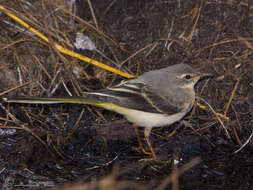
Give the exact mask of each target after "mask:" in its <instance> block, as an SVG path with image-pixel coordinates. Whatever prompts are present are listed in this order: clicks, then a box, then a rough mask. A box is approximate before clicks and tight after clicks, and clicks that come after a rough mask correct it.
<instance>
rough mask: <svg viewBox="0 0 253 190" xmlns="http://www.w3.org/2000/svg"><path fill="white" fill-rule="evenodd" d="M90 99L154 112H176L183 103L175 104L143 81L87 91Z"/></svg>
mask: <svg viewBox="0 0 253 190" xmlns="http://www.w3.org/2000/svg"><path fill="white" fill-rule="evenodd" d="M85 97H86V98H87V99H90V100H93V101H94V100H97V101H101V102H108V103H112V104H115V105H118V106H122V107H127V108H130V109H137V110H140V111H146V112H152V113H164V114H175V113H178V112H180V111H182V108H183V105H176V104H173V102H172V101H170V100H169V99H168V98H164V97H162V96H160V95H158V94H157V93H155V92H153V91H152V89H150V88H149V87H147V86H145V84H143V83H138V82H136V83H133V82H130V83H129V82H127V81H126V82H123V83H120V84H119V85H116V86H114V87H111V88H106V89H103V90H98V91H95V92H88V93H85Z"/></svg>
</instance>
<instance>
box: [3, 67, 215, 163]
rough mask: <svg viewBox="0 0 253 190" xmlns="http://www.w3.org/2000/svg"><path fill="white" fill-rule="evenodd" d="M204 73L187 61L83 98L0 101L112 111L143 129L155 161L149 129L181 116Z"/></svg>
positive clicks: (11, 99)
mask: <svg viewBox="0 0 253 190" xmlns="http://www.w3.org/2000/svg"><path fill="white" fill-rule="evenodd" d="M207 76H211V74H207V73H200V72H197V71H195V70H194V69H193V68H192V67H190V66H189V65H187V64H176V65H173V66H169V67H166V68H163V69H159V70H154V71H149V72H146V73H144V74H143V75H140V76H139V77H138V78H135V79H131V80H127V81H123V82H121V83H120V84H118V85H116V86H113V87H108V88H105V89H102V90H97V91H94V92H85V93H84V96H83V97H49V98H38V97H28V98H27V97H23V98H22V97H14V98H3V100H4V101H6V102H14V103H28V104H59V103H73V104H89V105H93V106H98V107H102V108H105V109H107V110H111V111H115V112H117V113H119V114H122V115H123V116H125V118H126V119H127V120H128V121H130V122H132V123H134V124H136V125H137V126H141V127H144V128H145V129H144V136H145V138H146V141H147V144H148V146H149V148H150V151H151V154H152V159H154V160H156V154H155V151H154V150H153V148H152V145H151V142H150V140H149V135H150V132H151V130H152V128H153V127H161V126H166V125H171V124H172V123H175V122H176V121H179V120H180V119H182V118H183V117H184V116H185V115H186V114H187V113H188V112H189V111H190V110H191V109H192V106H193V104H194V101H195V91H194V85H195V84H196V83H197V82H198V81H199V79H201V78H203V77H207Z"/></svg>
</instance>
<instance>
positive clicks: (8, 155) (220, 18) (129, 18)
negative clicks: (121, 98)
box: [0, 0, 253, 190]
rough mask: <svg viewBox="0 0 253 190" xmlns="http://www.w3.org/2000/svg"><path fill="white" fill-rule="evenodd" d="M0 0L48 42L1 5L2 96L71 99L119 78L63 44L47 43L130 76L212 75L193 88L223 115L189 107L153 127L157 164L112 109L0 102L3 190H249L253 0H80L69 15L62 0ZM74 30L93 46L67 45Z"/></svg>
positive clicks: (252, 152)
mask: <svg viewBox="0 0 253 190" xmlns="http://www.w3.org/2000/svg"><path fill="white" fill-rule="evenodd" d="M0 5H1V6H4V7H5V8H7V9H9V10H11V11H12V12H13V14H14V15H16V16H17V17H19V18H21V19H22V20H24V21H25V22H26V23H28V24H29V25H31V26H32V27H34V28H36V29H37V30H38V31H40V32H41V33H43V34H44V35H45V36H47V37H48V38H49V39H50V43H46V42H44V41H43V40H41V39H40V38H39V37H37V36H36V35H34V34H33V33H32V32H30V30H29V29H25V28H23V27H22V26H21V25H19V24H18V23H16V22H15V21H14V20H12V19H11V18H10V17H9V16H8V15H6V14H5V13H4V12H0V67H1V73H0V83H1V85H0V92H1V96H2V97H3V96H69V93H68V91H69V92H71V94H72V95H74V96H80V95H81V93H82V92H83V91H90V90H96V89H101V88H104V87H107V86H110V85H112V84H116V83H117V82H119V81H120V80H122V79H124V78H123V77H120V76H118V75H116V74H112V73H110V72H107V71H104V70H103V69H100V68H97V67H95V66H93V65H91V64H89V63H86V62H82V61H79V60H77V59H75V58H73V57H71V56H67V55H64V54H62V53H60V52H59V51H58V50H57V49H56V48H55V47H54V46H53V43H54V42H56V43H58V44H61V45H62V46H63V47H65V48H67V49H70V50H73V51H76V52H78V53H80V54H82V55H86V56H88V57H90V58H92V59H95V60H98V61H100V62H102V63H105V64H107V65H110V66H112V67H115V68H118V69H120V70H122V71H124V72H127V73H131V74H133V75H140V74H141V73H143V72H145V71H149V70H153V69H158V68H163V67H166V66H169V65H173V64H176V63H183V62H184V63H187V64H189V65H191V66H192V67H194V68H196V69H197V70H200V71H203V72H210V73H212V74H214V77H213V78H212V79H209V80H204V81H201V82H200V83H199V84H198V85H197V86H196V92H197V95H198V97H201V98H203V99H204V100H205V101H206V102H208V103H209V104H210V105H211V107H212V108H213V110H214V111H215V112H217V113H220V114H222V115H218V116H217V115H215V114H214V112H213V111H212V110H211V109H210V108H208V106H206V108H205V109H203V108H201V107H199V106H197V105H195V106H194V108H193V109H192V111H191V112H190V113H189V114H188V115H187V116H186V117H185V118H184V122H178V123H175V124H173V125H171V126H169V127H164V128H156V129H154V130H153V131H152V135H151V141H152V144H153V146H154V147H155V150H156V152H157V154H158V157H159V160H162V161H163V162H143V161H142V160H143V159H144V158H148V156H147V155H145V154H143V153H142V152H138V151H135V150H134V149H132V147H133V146H137V141H136V136H135V133H134V130H133V128H132V127H131V125H130V124H129V123H128V122H127V121H126V120H125V119H124V118H123V117H121V116H119V115H117V114H116V113H113V112H110V111H106V110H103V109H100V108H96V107H91V106H83V105H71V104H69V105H65V104H63V105H22V104H7V103H3V102H2V104H1V109H0V187H1V189H47V188H52V187H53V188H54V189H60V188H61V189H64V188H65V189H74V188H76V189H78V188H80V189H159V190H162V189H179V188H180V189H252V185H253V180H252V179H253V140H252V139H250V136H251V134H252V132H253V120H252V117H253V96H252V95H253V77H252V73H253V1H250V0H248V1H247V0H230V1H225V0H217V1H214V0H211V1H195V0H194V1H180V0H178V1H176V0H175V1H174V0H171V1H166V0H156V1H152V0H146V1H138V0H121V1H117V0H105V1H100V0H93V1H81V0H80V1H78V2H77V5H76V9H72V12H74V11H76V12H75V13H73V14H71V11H70V8H69V7H68V5H67V4H66V2H65V1H64V0H58V1H50V0H44V1H41V0H25V1H19V0H13V1H9V0H1V1H0ZM74 14H76V15H77V16H78V17H74ZM77 32H82V33H83V34H85V35H86V36H88V37H89V38H90V39H91V40H92V41H93V43H94V44H95V46H96V49H97V50H98V51H95V50H93V51H89V50H82V51H81V50H76V49H75V48H74V45H73V44H74V42H75V37H76V34H77ZM98 52H100V53H98ZM22 84H26V85H23V86H22ZM200 103H202V104H204V105H206V104H205V103H203V101H201V102H200ZM218 118H219V119H218ZM224 128H226V130H227V132H228V134H229V135H228V134H226V132H225V130H224ZM140 134H141V138H142V140H143V142H145V141H144V137H143V135H142V134H143V129H140ZM229 136H230V138H229ZM247 140H248V143H247ZM244 143H246V144H245V146H244V147H243V148H242V149H241V150H240V151H237V150H238V149H239V148H240V147H241V146H242V145H243V144H244ZM235 151H237V152H235ZM171 160H173V161H171ZM175 160H179V163H178V164H173V163H174V162H175Z"/></svg>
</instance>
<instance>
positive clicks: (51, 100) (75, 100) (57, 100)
mask: <svg viewBox="0 0 253 190" xmlns="http://www.w3.org/2000/svg"><path fill="white" fill-rule="evenodd" d="M2 99H3V101H5V102H9V103H23V104H62V103H71V104H90V105H95V106H96V105H97V106H99V105H98V104H99V103H101V102H100V101H96V100H90V99H86V98H85V97H48V98H47V97H45V98H39V97H14V98H2Z"/></svg>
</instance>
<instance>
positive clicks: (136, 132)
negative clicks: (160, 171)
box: [132, 124, 151, 155]
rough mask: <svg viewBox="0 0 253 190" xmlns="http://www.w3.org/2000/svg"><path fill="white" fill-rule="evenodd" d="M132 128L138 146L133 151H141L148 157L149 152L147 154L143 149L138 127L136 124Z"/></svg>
mask: <svg viewBox="0 0 253 190" xmlns="http://www.w3.org/2000/svg"><path fill="white" fill-rule="evenodd" d="M132 126H133V127H134V131H135V134H136V137H137V141H138V146H137V147H133V149H134V150H137V151H142V152H143V153H144V154H148V155H150V154H151V152H147V151H146V150H145V149H144V147H143V145H142V142H141V137H140V135H139V131H138V126H137V125H136V124H133V125H132Z"/></svg>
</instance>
